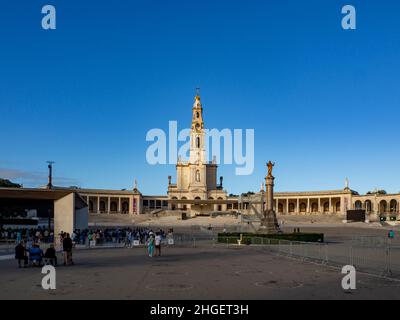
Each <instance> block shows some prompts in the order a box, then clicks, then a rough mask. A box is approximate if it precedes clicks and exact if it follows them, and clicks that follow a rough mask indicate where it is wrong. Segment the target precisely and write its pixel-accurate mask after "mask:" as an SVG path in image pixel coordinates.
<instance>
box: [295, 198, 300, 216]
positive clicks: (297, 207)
mask: <svg viewBox="0 0 400 320" xmlns="http://www.w3.org/2000/svg"><path fill="white" fill-rule="evenodd" d="M296 201H297V202H296V213H297V214H299V213H300V200H299V198H297V199H296Z"/></svg>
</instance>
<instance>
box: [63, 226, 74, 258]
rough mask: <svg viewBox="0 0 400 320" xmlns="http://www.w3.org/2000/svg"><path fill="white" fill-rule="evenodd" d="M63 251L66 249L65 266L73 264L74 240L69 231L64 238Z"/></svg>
mask: <svg viewBox="0 0 400 320" xmlns="http://www.w3.org/2000/svg"><path fill="white" fill-rule="evenodd" d="M62 244H63V251H64V266H66V265H68V264H71V265H73V264H74V262H73V261H72V240H71V237H70V236H69V233H67V234H66V235H65V237H64V239H63V243H62Z"/></svg>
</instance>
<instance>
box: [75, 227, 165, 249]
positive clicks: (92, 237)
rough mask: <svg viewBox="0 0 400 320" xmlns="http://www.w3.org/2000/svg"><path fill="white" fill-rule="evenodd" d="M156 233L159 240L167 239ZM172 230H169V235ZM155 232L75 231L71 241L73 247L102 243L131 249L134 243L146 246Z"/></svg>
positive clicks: (126, 229) (134, 229)
mask: <svg viewBox="0 0 400 320" xmlns="http://www.w3.org/2000/svg"><path fill="white" fill-rule="evenodd" d="M156 233H158V234H159V236H160V237H161V239H165V238H166V237H167V235H166V233H165V232H164V230H161V229H160V230H158V231H157V232H156ZM171 233H172V230H169V234H171ZM152 234H155V232H154V231H153V230H151V229H148V228H123V229H119V228H116V229H110V228H108V229H104V230H101V229H96V230H89V229H85V230H75V231H74V232H73V233H72V235H71V239H72V241H73V243H74V245H76V244H78V245H86V246H96V245H101V244H104V243H114V244H122V243H123V244H124V245H125V246H126V247H129V248H130V247H133V246H134V243H135V241H137V243H138V244H142V245H143V244H146V243H147V242H148V241H149V239H150V237H151V235H152Z"/></svg>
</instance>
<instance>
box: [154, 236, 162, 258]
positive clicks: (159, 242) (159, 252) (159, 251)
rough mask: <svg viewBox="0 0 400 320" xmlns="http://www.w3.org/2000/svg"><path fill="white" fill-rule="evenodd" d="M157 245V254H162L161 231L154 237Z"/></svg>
mask: <svg viewBox="0 0 400 320" xmlns="http://www.w3.org/2000/svg"><path fill="white" fill-rule="evenodd" d="M154 241H155V246H156V256H157V255H158V256H161V233H160V232H157V233H156V237H155V239H154Z"/></svg>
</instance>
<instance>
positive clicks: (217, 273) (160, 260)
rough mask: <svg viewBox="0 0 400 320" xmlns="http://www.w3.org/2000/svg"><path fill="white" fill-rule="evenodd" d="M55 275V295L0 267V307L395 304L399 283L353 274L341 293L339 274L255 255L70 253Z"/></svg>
mask: <svg viewBox="0 0 400 320" xmlns="http://www.w3.org/2000/svg"><path fill="white" fill-rule="evenodd" d="M74 257H75V261H76V265H75V266H72V267H64V266H60V267H58V268H57V289H56V290H51V291H45V290H43V289H42V287H41V279H42V276H43V275H42V274H41V273H40V271H41V270H40V269H39V268H29V269H18V268H16V263H15V261H14V260H6V261H0V270H1V272H0V283H1V288H2V289H1V290H0V299H15V298H18V299H221V300H223V299H385V300H387V299H399V298H400V282H399V281H395V280H388V279H383V278H380V277H376V276H371V275H366V274H358V275H357V289H356V290H354V291H349V292H345V291H344V290H343V289H342V288H341V279H342V277H343V275H342V274H341V273H340V270H339V269H335V268H331V267H329V266H323V265H318V264H315V263H311V262H304V261H299V260H294V259H291V258H287V257H282V256H277V255H276V254H274V253H272V252H269V251H266V250H265V249H263V248H261V247H240V248H238V247H236V248H235V247H225V246H216V247H212V246H202V247H197V248H191V247H174V248H164V250H163V256H161V257H153V258H150V257H148V256H146V254H145V250H144V248H134V249H125V248H113V249H91V250H76V251H75V254H74Z"/></svg>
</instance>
